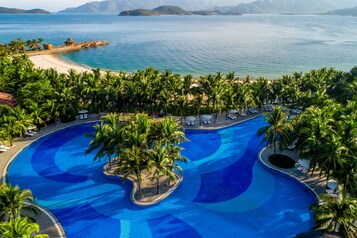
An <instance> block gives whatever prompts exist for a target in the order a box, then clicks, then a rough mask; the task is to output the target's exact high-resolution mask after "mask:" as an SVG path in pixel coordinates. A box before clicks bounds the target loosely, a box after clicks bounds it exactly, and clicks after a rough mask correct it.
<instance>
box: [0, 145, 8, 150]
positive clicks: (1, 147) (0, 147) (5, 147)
mask: <svg viewBox="0 0 357 238" xmlns="http://www.w3.org/2000/svg"><path fill="white" fill-rule="evenodd" d="M0 149H3V150H8V149H10V147H8V146H4V145H0Z"/></svg>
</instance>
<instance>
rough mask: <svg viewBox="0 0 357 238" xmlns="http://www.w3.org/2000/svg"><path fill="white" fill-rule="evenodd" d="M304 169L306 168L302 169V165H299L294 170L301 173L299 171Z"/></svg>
mask: <svg viewBox="0 0 357 238" xmlns="http://www.w3.org/2000/svg"><path fill="white" fill-rule="evenodd" d="M304 168H306V167H304V166H302V165H299V166H298V167H297V168H296V169H297V170H299V171H301V170H303V169H304Z"/></svg>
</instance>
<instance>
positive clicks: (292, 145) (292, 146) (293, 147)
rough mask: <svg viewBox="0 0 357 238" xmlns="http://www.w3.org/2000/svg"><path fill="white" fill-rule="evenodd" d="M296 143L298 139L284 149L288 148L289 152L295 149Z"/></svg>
mask: <svg viewBox="0 0 357 238" xmlns="http://www.w3.org/2000/svg"><path fill="white" fill-rule="evenodd" d="M297 142H298V139H296V140H294V141H293V143H291V145H289V146H288V147H286V148H288V149H289V150H293V149H295V147H296V144H297Z"/></svg>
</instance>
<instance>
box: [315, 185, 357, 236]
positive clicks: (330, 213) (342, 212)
mask: <svg viewBox="0 0 357 238" xmlns="http://www.w3.org/2000/svg"><path fill="white" fill-rule="evenodd" d="M321 198H322V199H323V202H322V203H320V204H312V205H311V208H312V210H313V211H314V213H315V222H316V223H315V226H314V229H321V230H325V231H337V232H339V233H340V234H341V236H342V237H347V238H355V237H356V234H357V223H356V222H357V199H356V198H352V197H348V196H346V193H345V192H344V190H341V191H340V193H339V195H338V197H331V196H330V195H328V194H323V195H321Z"/></svg>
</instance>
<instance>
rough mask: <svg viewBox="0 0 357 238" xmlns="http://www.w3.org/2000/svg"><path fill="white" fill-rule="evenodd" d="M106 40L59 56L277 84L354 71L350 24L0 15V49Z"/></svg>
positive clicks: (279, 18) (341, 20)
mask: <svg viewBox="0 0 357 238" xmlns="http://www.w3.org/2000/svg"><path fill="white" fill-rule="evenodd" d="M19 37H21V38H22V39H24V40H27V39H33V38H39V37H41V38H44V39H45V43H52V44H54V45H61V44H64V42H65V41H66V39H67V38H72V39H73V40H75V41H78V42H80V41H91V40H107V41H109V43H110V44H109V45H108V46H104V47H99V48H96V49H88V50H82V51H80V52H74V53H68V54H62V55H60V56H59V57H61V58H62V59H65V60H68V61H71V62H72V63H73V62H74V63H77V64H80V65H83V66H87V67H94V68H101V69H105V70H112V71H121V70H122V71H126V72H133V71H135V70H137V69H145V68H146V67H148V66H152V67H154V68H159V69H161V70H165V69H170V70H172V72H174V73H179V74H182V75H186V74H192V75H194V76H199V75H206V74H211V73H216V72H217V71H220V72H222V73H227V72H235V74H236V75H237V76H242V77H244V76H246V75H251V76H253V77H259V76H264V77H267V78H278V77H281V76H282V75H284V74H291V73H293V72H307V71H309V70H311V69H317V68H321V67H334V68H336V69H339V70H345V71H348V70H350V69H351V68H352V67H354V66H357V17H346V16H322V15H242V16H158V17H121V16H117V14H49V15H33V14H28V15H21V14H20V15H18V14H14V15H12V14H10V15H0V42H1V43H8V42H9V41H11V40H13V39H16V38H19Z"/></svg>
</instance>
